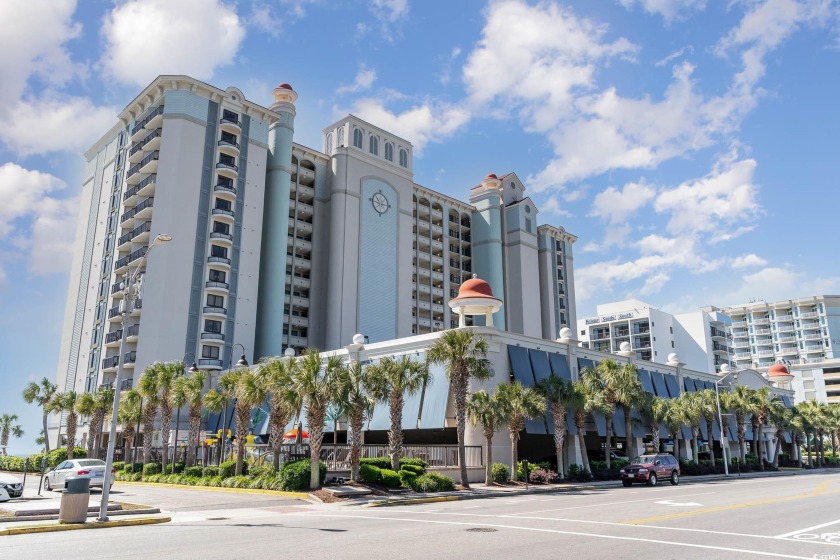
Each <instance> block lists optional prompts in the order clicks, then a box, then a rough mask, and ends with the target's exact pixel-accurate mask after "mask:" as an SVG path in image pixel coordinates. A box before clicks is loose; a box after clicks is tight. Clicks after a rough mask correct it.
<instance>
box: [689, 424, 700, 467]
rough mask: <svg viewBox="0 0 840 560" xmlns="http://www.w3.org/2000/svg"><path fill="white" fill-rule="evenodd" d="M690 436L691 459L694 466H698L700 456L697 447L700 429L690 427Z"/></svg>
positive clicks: (698, 447)
mask: <svg viewBox="0 0 840 560" xmlns="http://www.w3.org/2000/svg"><path fill="white" fill-rule="evenodd" d="M691 435H692V438H691V458H692V459H693V462H694V464H695V465H699V464H700V457H699V455H700V445H699V440H700V427H699V426H698V427H696V428H694V427H692V428H691Z"/></svg>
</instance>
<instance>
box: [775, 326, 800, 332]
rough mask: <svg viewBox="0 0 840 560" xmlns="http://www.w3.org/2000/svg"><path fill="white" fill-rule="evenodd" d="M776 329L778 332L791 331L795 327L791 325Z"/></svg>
mask: <svg viewBox="0 0 840 560" xmlns="http://www.w3.org/2000/svg"><path fill="white" fill-rule="evenodd" d="M777 330H778V331H779V332H793V331H795V330H796V329H794V328H793V327H779V328H778V329H777Z"/></svg>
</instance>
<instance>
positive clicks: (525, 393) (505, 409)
mask: <svg viewBox="0 0 840 560" xmlns="http://www.w3.org/2000/svg"><path fill="white" fill-rule="evenodd" d="M496 398H497V399H498V400H499V405H500V408H501V411H502V419H503V420H504V421H505V422H506V423H507V425H508V428H509V429H510V454H511V458H510V461H511V467H510V468H511V475H510V476H511V480H516V465H517V464H518V463H519V457H518V450H519V432H521V431H522V430H524V429H525V421H526V420H530V419H532V418H536V417H538V416H540V415H542V414H545V398H544V397H543V396H542V395H541V394H540V393H539V392H538V391H537V390H536V389H533V388H531V387H528V388H526V387H523V386H522V383H520V382H519V381H514V382H513V383H505V384H503V385H499V388H498V389H496Z"/></svg>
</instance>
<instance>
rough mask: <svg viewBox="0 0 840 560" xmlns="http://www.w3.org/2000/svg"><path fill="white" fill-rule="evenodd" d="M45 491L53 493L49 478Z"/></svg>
mask: <svg viewBox="0 0 840 560" xmlns="http://www.w3.org/2000/svg"><path fill="white" fill-rule="evenodd" d="M44 490H46V491H47V492H52V486H51V485H50V479H49V478H45V479H44Z"/></svg>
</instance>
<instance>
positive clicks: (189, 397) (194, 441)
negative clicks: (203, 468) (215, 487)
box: [170, 365, 207, 466]
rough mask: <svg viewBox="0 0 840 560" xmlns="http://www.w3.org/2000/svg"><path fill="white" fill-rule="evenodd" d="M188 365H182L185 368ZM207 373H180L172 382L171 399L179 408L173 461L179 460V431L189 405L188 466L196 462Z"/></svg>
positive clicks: (198, 371)
mask: <svg viewBox="0 0 840 560" xmlns="http://www.w3.org/2000/svg"><path fill="white" fill-rule="evenodd" d="M184 367H186V366H183V365H182V371H183V368H184ZM206 380H207V374H206V373H205V372H203V371H201V370H196V371H193V372H191V373H190V374H189V375H185V374H182V375H178V376H177V377H175V379H174V381H173V382H172V392H171V394H170V401H171V403H172V406H174V407H175V410H177V411H178V412H177V414H176V418H175V453H174V454H173V455H172V458H173V463H175V462H177V455H178V431H179V429H180V427H181V409H182V408H183V407H185V406H188V407H189V409H188V410H189V411H188V413H187V414H188V420H189V428H188V430H189V431H188V433H187V450H186V451H187V452H186V457H185V458H184V462H185V464H186V465H187V466H192V465H193V463H195V449H196V446H197V445H198V432H199V430H200V428H201V409H202V396H203V392H204V382H205V381H206Z"/></svg>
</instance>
